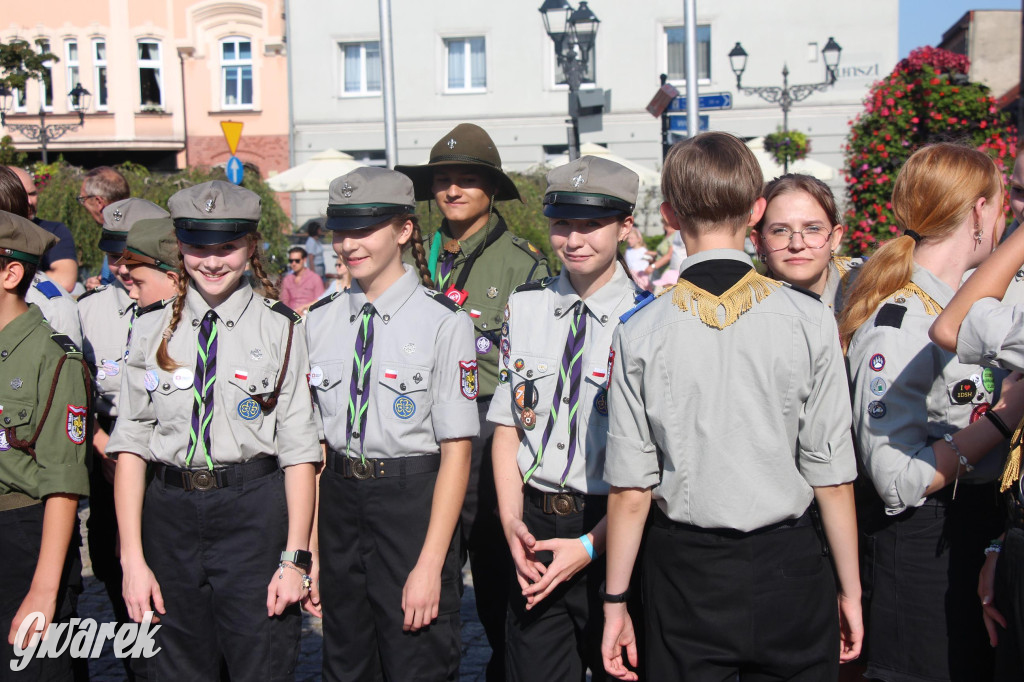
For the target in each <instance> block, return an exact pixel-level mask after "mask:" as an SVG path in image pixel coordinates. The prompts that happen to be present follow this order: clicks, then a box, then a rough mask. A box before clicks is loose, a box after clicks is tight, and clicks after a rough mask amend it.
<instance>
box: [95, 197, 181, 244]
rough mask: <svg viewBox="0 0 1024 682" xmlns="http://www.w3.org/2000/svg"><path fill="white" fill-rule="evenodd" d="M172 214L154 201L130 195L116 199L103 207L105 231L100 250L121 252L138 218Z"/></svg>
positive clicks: (162, 216)
mask: <svg viewBox="0 0 1024 682" xmlns="http://www.w3.org/2000/svg"><path fill="white" fill-rule="evenodd" d="M168 215H170V214H169V213H168V212H167V211H165V210H164V209H162V208H160V207H159V206H157V205H156V204H154V203H153V202H152V201H146V200H145V199H136V198H135V197H129V198H128V199H122V200H121V201H115V202H114V203H112V204H109V205H108V206H106V207H105V208H104V209H103V231H102V232H101V233H100V243H99V248H100V251H106V252H107V253H121V252H122V251H124V240H125V237H127V236H128V230H130V229H131V227H132V225H134V224H135V221H136V220H144V219H147V218H166V217H167V216H168Z"/></svg>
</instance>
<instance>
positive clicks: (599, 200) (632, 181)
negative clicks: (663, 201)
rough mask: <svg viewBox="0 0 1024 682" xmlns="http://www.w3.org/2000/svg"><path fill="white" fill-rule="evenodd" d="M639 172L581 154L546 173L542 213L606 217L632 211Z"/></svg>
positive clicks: (627, 213) (552, 215)
mask: <svg viewBox="0 0 1024 682" xmlns="http://www.w3.org/2000/svg"><path fill="white" fill-rule="evenodd" d="M639 192H640V176H638V175H637V174H636V173H634V172H633V171H631V170H630V169H628V168H626V167H625V166H623V165H622V164H619V163H615V162H614V161H611V160H609V159H602V158H601V157H599V156H584V157H581V158H579V159H576V160H575V161H571V162H569V163H567V164H566V165H564V166H559V167H558V168H555V169H554V170H552V171H551V172H549V173H548V188H547V192H546V193H545V194H544V215H546V216H547V217H549V218H570V219H587V218H607V217H610V216H614V215H621V214H625V215H631V214H632V213H633V209H634V208H635V207H636V198H637V195H638V194H639Z"/></svg>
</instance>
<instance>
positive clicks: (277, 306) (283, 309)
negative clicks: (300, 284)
mask: <svg viewBox="0 0 1024 682" xmlns="http://www.w3.org/2000/svg"><path fill="white" fill-rule="evenodd" d="M263 305H265V306H267V307H268V308H270V309H271V310H273V311H274V312H275V313H277V314H279V315H284V316H285V317H287V318H288V319H290V320H291V321H292V324H298V323H299V322H302V315H299V314H298V313H297V312H295V311H294V310H292V309H291V308H289V307H288V306H286V305H285V304H284V303H281V302H280V301H275V300H274V299H272V298H265V299H263Z"/></svg>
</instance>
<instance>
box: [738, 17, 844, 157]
mask: <svg viewBox="0 0 1024 682" xmlns="http://www.w3.org/2000/svg"><path fill="white" fill-rule="evenodd" d="M842 51H843V48H841V47H840V46H839V43H837V42H836V41H835V39H834V38H832V37H831V36H830V37H829V39H828V42H827V43H826V44H825V47H823V48H822V49H821V55H822V57H823V58H824V60H825V80H824V81H823V82H821V83H807V84H802V85H793V86H791V85H790V84H789V66H788V65H786V64H785V63H784V64H783V65H782V87H781V88H780V87H778V86H771V87H753V88H745V87H743V85H742V84H741V82H740V79H741V78H742V77H743V72H744V71H746V69H747V51H746V50H744V49H743V46H742V45H740V44H739V43H738V42H737V43H736V47H734V48H732V50H730V52H729V66H730V67H731V68H732V72H733V73H734V74H736V89H737V90H739V91H740V92H742V93H743V94H745V95H757V96H758V97H760V98H761V99H763V100H765V101H766V102H771V103H773V104H778V105H779V106H780V107H781V108H782V131H783V132H789V110H790V108H792V106H793V103H794V102H800V101H803V100H805V99H807V98H808V97H810V96H811V95H813V94H814V93H815V92H824V91H825V90H827V89H828V88H830V87H831V86H832V85H834V84H835V82H836V76H837V72H838V70H839V56H840V53H841V52H842ZM786 166H787V167H786V168H785V170H786V171H787V172H788V171H789V168H788V166H789V164H788V163H787V164H786Z"/></svg>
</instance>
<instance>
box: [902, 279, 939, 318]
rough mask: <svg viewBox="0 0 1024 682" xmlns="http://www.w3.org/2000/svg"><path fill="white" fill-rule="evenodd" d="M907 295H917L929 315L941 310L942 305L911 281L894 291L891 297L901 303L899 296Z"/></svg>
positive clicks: (936, 313)
mask: <svg viewBox="0 0 1024 682" xmlns="http://www.w3.org/2000/svg"><path fill="white" fill-rule="evenodd" d="M907 296H917V297H918V298H919V299H921V304H922V305H923V306H924V311H925V312H926V313H928V314H929V315H933V316H934V315H938V314H939V313H941V312H942V306H941V305H939V304H938V302H937V301H936V300H935V299H934V298H932V297H931V296H929V295H928V294H926V293H924V290H923V289H922V288H921V287H919V286H917V285H916V284H914V283H913V282H910V283H909V284H907V286H905V287H903V288H902V289H899V290H897V291H896V293H894V294H893V295H892V297H893V298H895V299H896V302H897V303H902V301H900V300H899V299H900V297H903V298H906V297H907Z"/></svg>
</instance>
